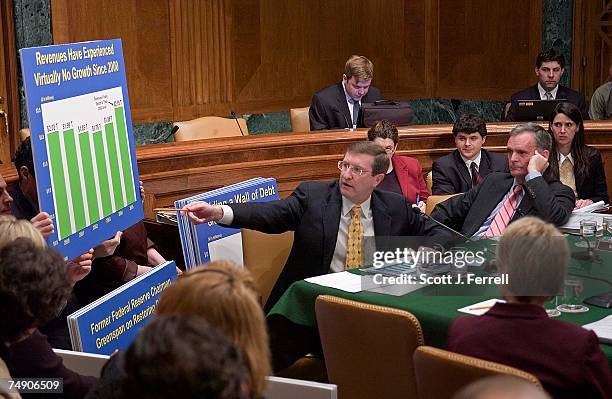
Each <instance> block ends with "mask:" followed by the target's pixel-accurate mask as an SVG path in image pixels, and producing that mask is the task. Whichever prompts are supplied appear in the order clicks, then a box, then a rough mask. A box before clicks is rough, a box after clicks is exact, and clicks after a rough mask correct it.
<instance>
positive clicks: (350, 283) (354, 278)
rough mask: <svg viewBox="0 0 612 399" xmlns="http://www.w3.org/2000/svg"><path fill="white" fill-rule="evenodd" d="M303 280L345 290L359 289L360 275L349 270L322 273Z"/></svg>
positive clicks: (353, 290) (354, 290) (355, 290)
mask: <svg viewBox="0 0 612 399" xmlns="http://www.w3.org/2000/svg"><path fill="white" fill-rule="evenodd" d="M305 281H306V282H309V283H313V284H318V285H322V286H323V287H330V288H335V289H337V290H342V291H346V292H360V291H361V276H360V275H358V274H353V273H349V272H338V273H329V274H323V275H321V276H316V277H310V278H307V279H306V280H305Z"/></svg>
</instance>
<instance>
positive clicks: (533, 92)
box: [505, 84, 590, 122]
mask: <svg viewBox="0 0 612 399" xmlns="http://www.w3.org/2000/svg"><path fill="white" fill-rule="evenodd" d="M556 98H565V99H566V100H567V102H570V103H572V104H574V105H575V106H577V107H578V108H579V109H580V113H581V114H582V119H585V120H587V119H590V118H589V109H588V108H587V105H586V100H585V99H584V94H582V93H580V92H577V91H575V90H572V89H570V88H569V87H565V86H561V85H559V89H558V90H557V97H556ZM540 99H541V97H540V92H539V91H538V85H537V84H535V85H533V86H530V87H528V88H526V89H525V90H522V91H519V92H517V93H514V94H513V95H512V96H511V97H510V109H508V114H507V115H506V119H505V120H506V121H508V122H511V121H514V118H515V113H516V107H517V106H518V105H517V103H518V101H519V100H540Z"/></svg>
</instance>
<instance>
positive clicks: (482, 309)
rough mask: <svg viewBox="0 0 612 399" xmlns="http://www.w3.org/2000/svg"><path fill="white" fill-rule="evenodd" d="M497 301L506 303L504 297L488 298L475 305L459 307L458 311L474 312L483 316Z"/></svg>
mask: <svg viewBox="0 0 612 399" xmlns="http://www.w3.org/2000/svg"><path fill="white" fill-rule="evenodd" d="M497 302H501V303H505V302H506V301H504V300H503V299H497V298H493V299H487V300H486V301H482V302H478V303H475V304H473V305H468V306H465V307H463V308H461V309H457V311H458V312H461V313H468V314H473V315H475V316H482V315H483V314H485V313H487V312H488V311H489V309H491V308H492V307H493V305H495V304H496V303H497Z"/></svg>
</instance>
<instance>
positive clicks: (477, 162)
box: [459, 151, 482, 177]
mask: <svg viewBox="0 0 612 399" xmlns="http://www.w3.org/2000/svg"><path fill="white" fill-rule="evenodd" d="M459 155H460V156H461V159H463V162H465V166H467V168H468V172H469V173H470V177H472V169H470V166H472V163H475V164H476V170H478V173H480V159H481V158H482V151H478V156H477V157H476V158H475V159H474V160H473V161H472V160H470V159H466V158H465V157H464V156H463V155H461V153H459Z"/></svg>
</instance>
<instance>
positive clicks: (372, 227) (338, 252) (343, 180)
mask: <svg viewBox="0 0 612 399" xmlns="http://www.w3.org/2000/svg"><path fill="white" fill-rule="evenodd" d="M338 166H339V168H340V171H341V173H340V179H339V180H336V181H333V182H304V183H301V184H300V185H299V186H298V187H297V188H296V190H295V191H294V192H293V193H292V194H291V195H290V196H289V197H287V198H286V199H283V200H280V201H272V202H265V203H264V202H261V203H259V202H253V203H245V204H230V205H226V206H212V205H210V204H207V203H205V202H198V203H194V204H192V205H190V206H188V207H187V210H188V215H189V217H190V219H191V220H192V221H194V222H195V223H202V222H205V221H206V222H207V221H211V220H212V221H217V222H219V223H222V224H226V225H230V226H232V227H241V228H249V229H253V230H259V231H263V232H266V233H282V232H285V231H288V230H293V231H295V236H294V237H295V238H294V240H293V247H292V248H291V254H290V255H289V259H287V263H286V264H285V267H284V268H283V271H282V273H281V275H280V277H279V279H278V281H277V283H276V285H275V286H274V289H273V290H272V293H271V294H270V299H269V300H268V303H267V305H266V307H267V308H268V309H269V308H271V307H272V306H273V305H274V303H276V301H277V300H278V299H279V298H280V296H281V295H282V294H283V293H284V292H285V290H286V289H287V288H288V287H289V285H291V283H293V282H294V281H297V280H301V279H305V278H308V277H313V276H317V275H321V274H325V273H329V272H338V271H342V270H345V269H346V268H347V267H346V265H345V261H346V255H347V251H348V248H347V241H348V239H349V234H348V233H349V232H348V230H349V227H350V223H351V218H352V216H351V209H352V208H353V207H354V206H361V210H360V211H359V212H360V218H359V219H360V224H361V226H362V230H363V236H365V237H367V236H401V235H420V234H421V233H422V229H423V221H422V218H421V217H420V215H419V214H418V213H417V212H416V211H415V210H414V209H412V207H411V204H410V203H409V202H408V201H407V200H406V199H405V198H404V197H403V196H401V195H399V194H396V193H391V192H386V191H379V190H375V188H376V186H378V184H379V183H380V182H381V181H382V180H383V178H384V176H385V173H386V172H387V169H388V167H389V157H388V156H387V155H386V152H385V150H384V149H383V148H382V147H380V146H379V145H378V144H376V143H373V142H359V143H355V144H353V145H352V146H351V147H349V149H348V150H347V152H346V154H345V155H344V159H343V160H342V161H340V162H339V165H338ZM359 266H361V265H359Z"/></svg>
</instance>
